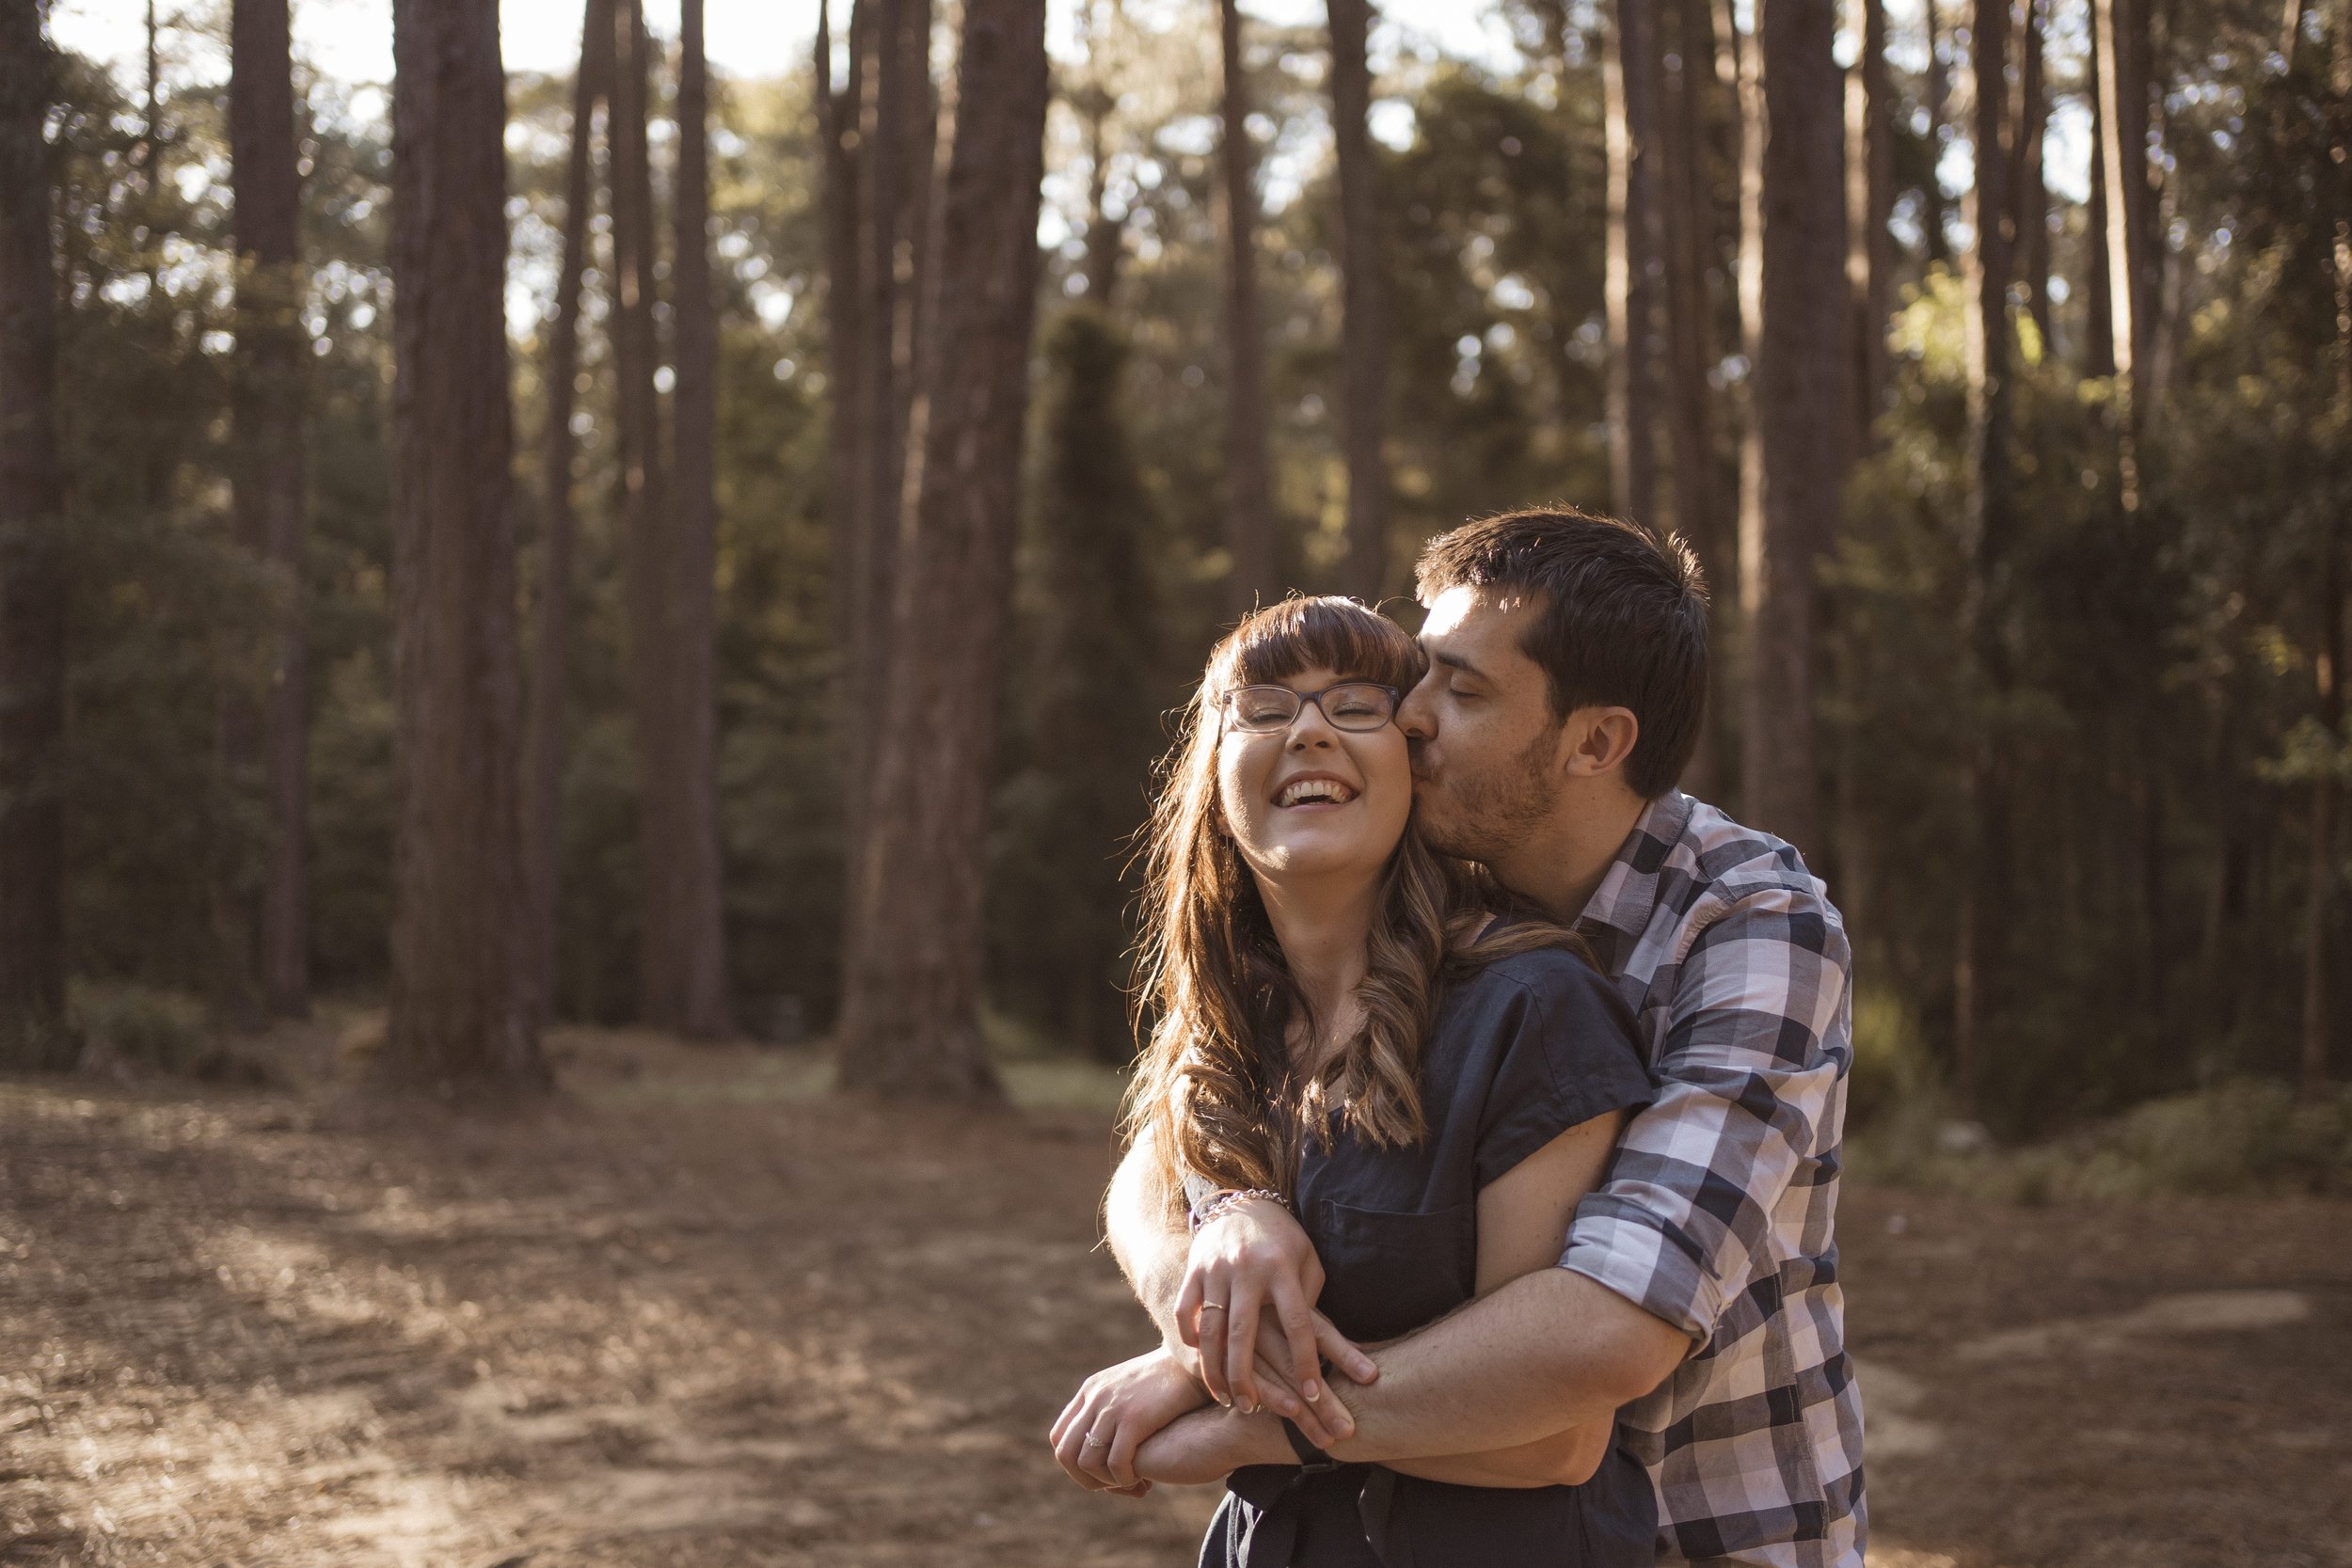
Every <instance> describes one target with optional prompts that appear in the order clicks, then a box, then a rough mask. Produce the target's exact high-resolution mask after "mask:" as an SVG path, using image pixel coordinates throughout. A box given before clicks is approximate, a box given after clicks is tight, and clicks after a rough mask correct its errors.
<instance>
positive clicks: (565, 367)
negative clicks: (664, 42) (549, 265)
mask: <svg viewBox="0 0 2352 1568" xmlns="http://www.w3.org/2000/svg"><path fill="white" fill-rule="evenodd" d="M611 81H612V0H588V3H587V6H586V16H585V18H584V19H583V21H582V22H581V24H580V68H579V70H578V71H576V72H575V73H574V76H573V80H572V146H571V155H570V157H569V159H568V160H567V161H566V163H565V165H564V258H563V261H562V262H561V264H560V265H559V267H558V269H557V272H556V275H555V319H554V321H553V322H552V323H551V324H550V325H549V327H548V363H547V389H548V410H547V424H546V426H545V428H544V429H542V430H541V432H540V435H539V519H540V520H539V534H540V542H539V604H538V611H539V613H538V620H537V622H536V625H535V626H534V627H533V629H532V662H531V688H530V692H529V698H528V703H527V705H526V708H525V713H524V722H523V757H524V761H523V791H524V793H523V812H524V834H523V849H524V856H525V877H524V883H525V886H526V887H527V888H528V889H529V891H530V896H531V903H530V910H531V918H530V928H529V931H528V933H527V935H526V937H525V940H524V959H525V961H526V962H527V963H528V964H529V965H530V966H531V971H530V974H531V997H532V1008H533V1010H534V1016H535V1017H536V1019H537V1020H538V1022H542V1023H544V1022H547V1021H548V1019H549V1018H551V1017H552V1016H553V1015H554V1010H555V974H556V969H555V916H556V908H557V897H556V895H557V893H558V891H559V889H558V881H557V876H558V867H559V865H560V864H561V863H562V853H561V851H562V839H563V835H562V825H563V823H562V816H563V814H562V801H563V785H564V685H565V682H564V675H565V673H566V672H567V670H568V669H569V667H570V664H571V627H572V547H573V543H574V534H575V532H576V531H577V518H576V517H575V515H574V513H573V509H572V465H573V459H574V457H575V456H576V449H577V448H578V446H579V440H578V438H577V437H576V436H574V435H573V433H572V409H573V399H574V396H575V393H576V390H577V387H576V384H577V382H578V381H579V378H580V276H581V273H582V272H583V271H584V270H585V268H586V266H587V261H588V225H589V220H590V218H591V217H592V216H593V215H594V214H593V211H592V209H593V207H594V205H595V201H596V192H595V183H594V178H593V176H594V169H593V164H594V157H593V152H594V145H595V135H596V110H597V108H598V106H599V105H601V104H602V103H604V102H605V99H606V94H607V92H608V90H609V88H610V84H611Z"/></svg>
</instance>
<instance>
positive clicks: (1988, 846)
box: [1952, 0, 2113, 1105]
mask: <svg viewBox="0 0 2352 1568" xmlns="http://www.w3.org/2000/svg"><path fill="white" fill-rule="evenodd" d="M2101 3H2102V4H2112V3H2113V0H2101ZM1975 4H1976V10H1975V15H1974V18H1973V23H1972V25H1971V27H1970V29H1969V46H1968V67H1969V82H1970V90H1971V95H1972V97H1973V99H1974V101H1975V104H1976V127H1975V135H1976V165H1977V178H1976V182H1975V184H1974V185H1973V186H1972V187H1971V190H1970V194H1969V214H1968V215H1969V223H1970V227H1971V228H1973V229H1974V230H1976V239H1975V242H1974V243H1973V244H1972V245H1970V247H1969V251H1968V277H1967V287H1966V289H1965V291H1964V296H1963V297H1964V303H1965V306H1966V314H1967V324H1966V329H1965V331H1966V344H1965V350H1966V358H1967V376H1968V453H1967V460H1966V461H1967V470H1966V474H1965V482H1966V485H1967V496H1966V507H1967V517H1966V523H1965V540H1966V547H1967V568H1966V570H1967V576H1966V580H1965V591H1964V598H1963V605H1962V610H1961V619H1962V635H1963V641H1964V643H1965V647H1966V650H1967V655H1968V659H1969V669H1970V673H1971V677H1972V678H1971V681H1970V685H1969V691H1970V695H1971V697H1972V699H1973V700H1974V706H1975V709H1976V711H1975V713H1974V714H1973V715H1972V716H1971V717H1970V718H1969V720H1968V727H1969V736H1968V742H1967V756H1966V759H1965V761H1964V762H1963V777H1962V780H1961V787H1962V791H1963V795H1964V797H1965V798H1966V801H1967V810H1968V818H1969V820H1968V830H1969V835H1970V841H1969V846H1968V855H1967V857H1966V863H1967V865H1968V868H1969V869H1968V874H1967V881H1966V885H1965V886H1964V887H1963V889H1962V896H1961V906H1960V914H1959V941H1958V950H1957V952H1956V954H1955V958H1954V965H1953V989H1954V993H1955V1006H1954V1016H1953V1025H1952V1037H1953V1066H1954V1075H1955V1077H1956V1078H1957V1080H1958V1087H1959V1091H1960V1095H1961V1099H1962V1103H1963V1105H1965V1104H1968V1103H1970V1102H1971V1101H1973V1098H1974V1095H1975V1092H1976V1088H1977V1079H1978V1074H1979V1069H1980V1068H1981V1066H1982V1055H1983V1039H1984V1033H1985V1027H1986V1024H1987V1022H1988V1020H1989V1019H1990V1017H1991V1012H1992V1008H1993V1007H1994V1006H1995V1005H1996V1003H1997V999H1998V995H1999V982H2000V976H2001V974H2002V973H2003V971H2004V970H2005V968H2006V965H2005V964H2004V962H2003V959H2004V958H2005V956H2006V955H2005V952H2004V937H2005V934H2006V922H2007V919H2008V900H2009V875H2008V867H2009V856H2010V831H2009V816H2008V810H2009V801H2008V793H2009V792H2008V788H2007V781H2006V779H2005V777H2004V775H2003V773H2002V770H2001V768H2000V766H1999V748H1998V746H1997V745H1996V743H1995V742H1994V738H1993V737H1992V736H1991V735H1990V734H1989V733H1988V721H1987V720H1986V718H1985V709H1986V708H1988V707H1989V706H1990V698H1991V694H1992V693H1994V692H1998V691H2001V690H2004V689H2006V688H2007V687H2008V685H2009V680H2010V672H2009V669H2008V659H2007V652H2006V648H2005V646H2004V643H2003V641H2002V639H2001V636H2000V630H1999V623H2000V613H1999V607H1998V606H1996V605H1995V604H1994V602H1993V599H1994V592H1995V589H1996V586H1997V584H1998V582H1999V580H2000V574H2001V565H2002V562H2003V559H2004V557H2005V556H2006V555H2007V553H2008V549H2009V543H2010V531H2011V526H2012V522H2013V513H2014V509H2015V498H2014V495H2013V482H2014V477H2015V476H2014V474H2013V472H2012V458H2011V454H2010V442H2011V433H2010V420H2011V408H2012V407H2013V405H2014V403H2015V389H2014V386H2013V383H2012V378H2011V373H2010V372H2011V363H2012V361H2013V359H2014V357H2015V354H2014V343H2015V338H2014V333H2013V329H2012V328H2011V326H2010V319H2009V285H2010V273H2011V265H2012V261H2011V259H2012V256H2013V254H2014V250H2013V246H2014V243H2015V239H2016V208H2015V205H2014V203H2013V202H2012V200H2011V196H2010V188H2009V178H2010V170H2011V166H2012V165H2011V159H2010V148H2009V146H2008V143H2007V135H2008V130H2009V54H2010V49H2009V41H2010V40H2009V24H2010V0H1975Z"/></svg>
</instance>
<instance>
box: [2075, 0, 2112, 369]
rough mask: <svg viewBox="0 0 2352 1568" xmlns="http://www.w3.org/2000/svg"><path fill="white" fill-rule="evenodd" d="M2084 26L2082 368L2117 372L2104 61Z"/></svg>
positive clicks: (2094, 32)
mask: <svg viewBox="0 0 2352 1568" xmlns="http://www.w3.org/2000/svg"><path fill="white" fill-rule="evenodd" d="M2092 20H2093V23H2094V25H2092V26H2091V27H2090V28H2089V29H2088V32H2089V35H2090V56H2089V59H2088V62H2087V64H2086V65H2085V68H2084V71H2085V75H2086V77H2087V79H2088V80H2089V81H2090V201H2089V202H2088V203H2087V204H2086V205H2085V206H2084V208H2083V374H2084V375H2086V376H2107V375H2113V374H2114V373H2115V294H2114V285H2113V276H2114V274H2113V269H2112V268H2110V267H2109V265H2108V264H2107V242H2108V237H2109V232H2110V229H2109V223H2108V218H2107V135H2106V111H2105V109H2104V108H2103V107H2102V103H2103V100H2104V99H2105V97H2106V89H2105V86H2104V84H2105V81H2106V66H2105V65H2104V64H2103V63H2102V61H2103V60H2104V59H2105V57H2106V56H2105V53H2104V51H2103V50H2102V49H2101V47H2100V43H2099V28H2098V27H2097V26H2096V25H2095V23H2096V20H2097V11H2096V8H2095V4H2094V8H2093V11H2092Z"/></svg>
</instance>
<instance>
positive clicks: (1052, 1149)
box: [0, 1034, 2352, 1568]
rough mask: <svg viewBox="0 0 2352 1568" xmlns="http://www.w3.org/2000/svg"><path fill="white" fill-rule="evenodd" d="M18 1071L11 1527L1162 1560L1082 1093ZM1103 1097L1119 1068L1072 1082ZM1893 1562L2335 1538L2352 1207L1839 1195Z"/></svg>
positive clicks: (578, 1045) (2262, 1556) (118, 1552)
mask: <svg viewBox="0 0 2352 1568" xmlns="http://www.w3.org/2000/svg"><path fill="white" fill-rule="evenodd" d="M300 1049H302V1050H305V1051H309V1052H310V1053H311V1055H312V1057H314V1058H315V1059H314V1060H312V1061H310V1067H313V1068H315V1069H318V1070H317V1071H316V1072H315V1073H311V1074H308V1075H306V1074H304V1073H296V1074H295V1076H296V1077H297V1078H304V1077H306V1076H308V1077H310V1078H312V1079H314V1080H316V1082H313V1083H312V1085H311V1086H310V1087H309V1088H307V1089H298V1090H297V1089H286V1088H279V1089H240V1090H227V1089H199V1088H195V1087H192V1086H189V1085H152V1084H151V1085H124V1084H110V1083H103V1082H97V1081H92V1080H89V1079H71V1080H63V1081H48V1082H39V1081H33V1080H24V1079H17V1080H0V1562H5V1563H8V1564H20V1563H22V1564H75V1565H81V1564H90V1565H104V1564H115V1563H167V1564H188V1565H191V1568H213V1565H223V1568H262V1565H265V1564H285V1565H289V1568H294V1565H299V1568H310V1565H313V1564H352V1565H370V1568H373V1565H378V1564H383V1565H417V1568H441V1565H444V1564H447V1565H453V1568H520V1565H522V1564H526V1563H527V1564H530V1565H531V1568H558V1565H563V1568H585V1565H589V1564H598V1565H612V1568H623V1565H626V1568H659V1565H670V1564H677V1565H685V1564H695V1565H713V1568H716V1565H722V1564H724V1565H735V1564H747V1565H748V1564H771V1563H773V1564H793V1565H796V1568H797V1565H812V1568H813V1565H820V1564H821V1565H828V1568H834V1565H838V1568H850V1565H860V1564H892V1565H898V1564H907V1565H929V1564H944V1565H954V1564H966V1563H969V1564H999V1563H1001V1564H1015V1563H1019V1564H1052V1565H1061V1564H1070V1565H1091V1564H1100V1565H1104V1568H1108V1565H1113V1564H1118V1565H1135V1568H1142V1565H1146V1564H1153V1565H1157V1564H1168V1565H1177V1564H1184V1563H1188V1562H1189V1561H1190V1560H1191V1552H1192V1549H1193V1544H1194V1542H1195V1541H1196V1540H1197V1538H1198V1531H1199V1527H1200V1521H1201V1520H1202V1519H1203V1518H1204V1517H1205V1516H1206V1513H1207V1511H1208V1508H1209V1506H1210V1505H1211V1502H1212V1501H1213V1498H1212V1497H1210V1496H1209V1495H1207V1494H1205V1493H1201V1492H1185V1493H1174V1494H1162V1495H1160V1496H1155V1497H1152V1498H1151V1499H1148V1500H1147V1501H1145V1502H1143V1503H1140V1504H1129V1503H1120V1502H1115V1501H1109V1500H1105V1499H1102V1498H1097V1497H1087V1496H1085V1495H1082V1494H1080V1493H1079V1492H1077V1491H1076V1490H1075V1489H1074V1488H1073V1487H1071V1486H1070V1485H1069V1484H1068V1482H1067V1481H1064V1480H1063V1479H1062V1477H1061V1475H1060V1472H1059V1471H1058V1470H1057V1469H1056V1468H1055V1467H1054V1465H1053V1464H1052V1462H1051V1460H1050V1458H1049V1457H1048V1455H1047V1453H1046V1451H1045V1448H1044V1444H1043V1442H1042V1433H1043V1432H1044V1429H1045V1427H1046V1425H1047V1423H1048V1422H1049V1420H1050V1419H1051V1418H1052V1416H1053V1414H1054V1412H1055V1410H1056V1409H1057V1408H1058V1407H1059V1405H1060V1403H1061V1402H1062V1400H1063V1399H1064V1398H1065V1397H1066V1395H1067V1394H1068V1392H1069V1390H1070V1389H1071V1388H1072V1387H1073V1386H1074V1385H1075V1384H1076V1382H1077V1381H1078V1379H1079V1378H1081V1377H1082V1376H1083V1375H1084V1374H1085V1373H1086V1372H1087V1371H1088V1370H1090V1369H1092V1368H1094V1367H1096V1366H1099V1365H1102V1364H1104V1363H1106V1362H1108V1361H1111V1360H1114V1359H1117V1358H1119V1357H1120V1356H1122V1355H1125V1354H1132V1353H1133V1352H1134V1351H1135V1350H1136V1349H1140V1348H1142V1346H1143V1345H1144V1344H1145V1343H1146V1342H1147V1338H1146V1329H1145V1324H1144V1320H1143V1318H1142V1316H1141V1314H1140V1313H1139V1312H1138V1311H1137V1310H1136V1308H1135V1307H1133V1305H1132V1304H1131V1303H1129V1302H1128V1300H1127V1298H1126V1294H1125V1292H1124V1291H1123V1289H1122V1288H1121V1286H1120V1282H1119V1278H1118V1275H1117V1271H1116V1270H1115V1269H1114V1268H1113V1266H1112V1264H1111V1262H1110V1260H1109V1259H1108V1257H1107V1256H1106V1255H1105V1254H1104V1253H1103V1252H1102V1251H1100V1250H1099V1249H1098V1248H1097V1247H1096V1245H1095V1237H1096V1229H1095V1219H1094V1214H1095V1203H1096V1199H1097V1195H1098V1194H1099V1192H1100V1189H1101V1185H1102V1181H1103V1179H1104V1175H1105V1173H1106V1171H1107V1168H1108V1163H1109V1158H1110V1146H1109V1133H1108V1121H1107V1118H1106V1117H1105V1116H1104V1114H1103V1112H1102V1110H1101V1108H1100V1104H1099V1092H1098V1090H1097V1089H1090V1088H1089V1086H1088V1085H1085V1084H1084V1083H1082V1082H1081V1083H1073V1081H1070V1080H1066V1079H1064V1078H1061V1077H1057V1076H1056V1075H1055V1074H1052V1073H1047V1072H1039V1073H1032V1074H1028V1075H1025V1077H1024V1079H1023V1080H1022V1083H1021V1085H1020V1087H1021V1090H1022V1098H1023V1099H1024V1100H1025V1101H1027V1105H1026V1108H1025V1109H1020V1110H1011V1111H1004V1112H997V1113H991V1114H986V1115H944V1114H938V1113H916V1112H901V1111H882V1110H877V1109H874V1108H870V1107H861V1106H856V1105H846V1104H843V1103H839V1102H836V1101H832V1100H830V1099H828V1098H826V1097H824V1096H823V1095H822V1094H821V1093H820V1092H818V1089H819V1086H820V1077H821V1074H820V1071H819V1069H818V1066H817V1064H816V1063H815V1062H814V1061H813V1059H811V1058H808V1057H805V1056H800V1055H793V1054H787V1053H774V1052H757V1051H754V1050H752V1049H750V1048H728V1049H723V1050H697V1049H689V1048H683V1047H678V1046H675V1045H671V1044H669V1043H667V1042H664V1041H660V1040H658V1039H652V1038H648V1037H629V1036H617V1035H590V1034H576V1035H567V1036H564V1037H560V1038H559V1040H558V1042H557V1051H558V1053H559V1055H560V1057H561V1058H562V1060H563V1062H564V1067H563V1074H564V1083H565V1088H566V1093H565V1095H564V1099H563V1101H561V1102H560V1103H558V1104H555V1105H553V1106H550V1107H548V1108H546V1109H543V1110H540V1111H536V1112H533V1113H532V1114H530V1115H529V1116H527V1117H522V1118H520V1119H492V1118H486V1117H482V1118H478V1117H466V1116H461V1115H455V1114H452V1113H448V1112H442V1111H425V1110H420V1109H418V1108H413V1107H412V1108H409V1109H406V1110H402V1111H397V1112H388V1111H386V1110H383V1109H381V1108H370V1107H367V1106H365V1105H363V1104H361V1103H359V1102H357V1101H353V1100H351V1099H350V1098H349V1097H348V1096H347V1095H341V1094H338V1093H337V1092H335V1091H334V1090H333V1089H332V1087H331V1085H327V1084H326V1082H325V1081H326V1079H328V1078H330V1077H331V1076H332V1074H331V1072H330V1071H329V1070H328V1069H329V1068H330V1067H331V1065H332V1042H331V1038H328V1039H326V1040H324V1041H321V1040H316V1039H314V1040H312V1041H310V1043H309V1044H307V1045H302V1046H301V1047H300ZM1089 1099H1092V1100H1094V1101H1095V1103H1093V1104H1091V1105H1089V1104H1088V1103H1086V1102H1087V1101H1089ZM1841 1228H1842V1230H1843V1233H1844V1237H1845V1251H1846V1256H1847V1260H1848V1278H1849V1281H1850V1290H1851V1306H1850V1309H1851V1324H1852V1332H1853V1341H1854V1345H1855V1348H1856V1350H1857V1351H1858V1353H1859V1354H1860V1356H1861V1359H1862V1361H1863V1364H1864V1371H1863V1378H1864V1386H1865V1388H1866V1390H1867V1394H1868V1397H1869V1400H1870V1418H1871V1433H1870V1442H1871V1497H1872V1505H1873V1513H1874V1515H1875V1544H1874V1549H1873V1552H1872V1560H1873V1563H1874V1565H1875V1568H1994V1565H1999V1568H2040V1565H2050V1568H2058V1565H2068V1568H2076V1565H2079V1568H2126V1565H2129V1568H2142V1565H2146V1568H2169V1565H2180V1568H2223V1565H2232V1564H2265V1565H2273V1564H2275V1565H2289V1564H2293V1565H2314V1568H2352V1256H2348V1255H2347V1249H2348V1248H2352V1205H2344V1204H2341V1203H2338V1204H2332V1205H2331V1204H2327V1203H2322V1202H2317V1201H2263V1202H2233V1203H2221V1202H2194V1203H2192V1202H2170V1203H2164V1204H2144V1205H2130V1206H2112V1207H2099V1208H2071V1209H2015V1208H2004V1207H1994V1206H1989V1205H1972V1204H1969V1203H1966V1202H1963V1201H1960V1200H1955V1199H1948V1198H1933V1199H1929V1198H1922V1197H1920V1196H1915V1195H1908V1194H1899V1193H1889V1192H1872V1191H1860V1192H1852V1193H1850V1194H1849V1196H1848V1198H1847V1206H1846V1211H1845V1213H1844V1214H1843V1216H1842V1225H1841Z"/></svg>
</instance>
